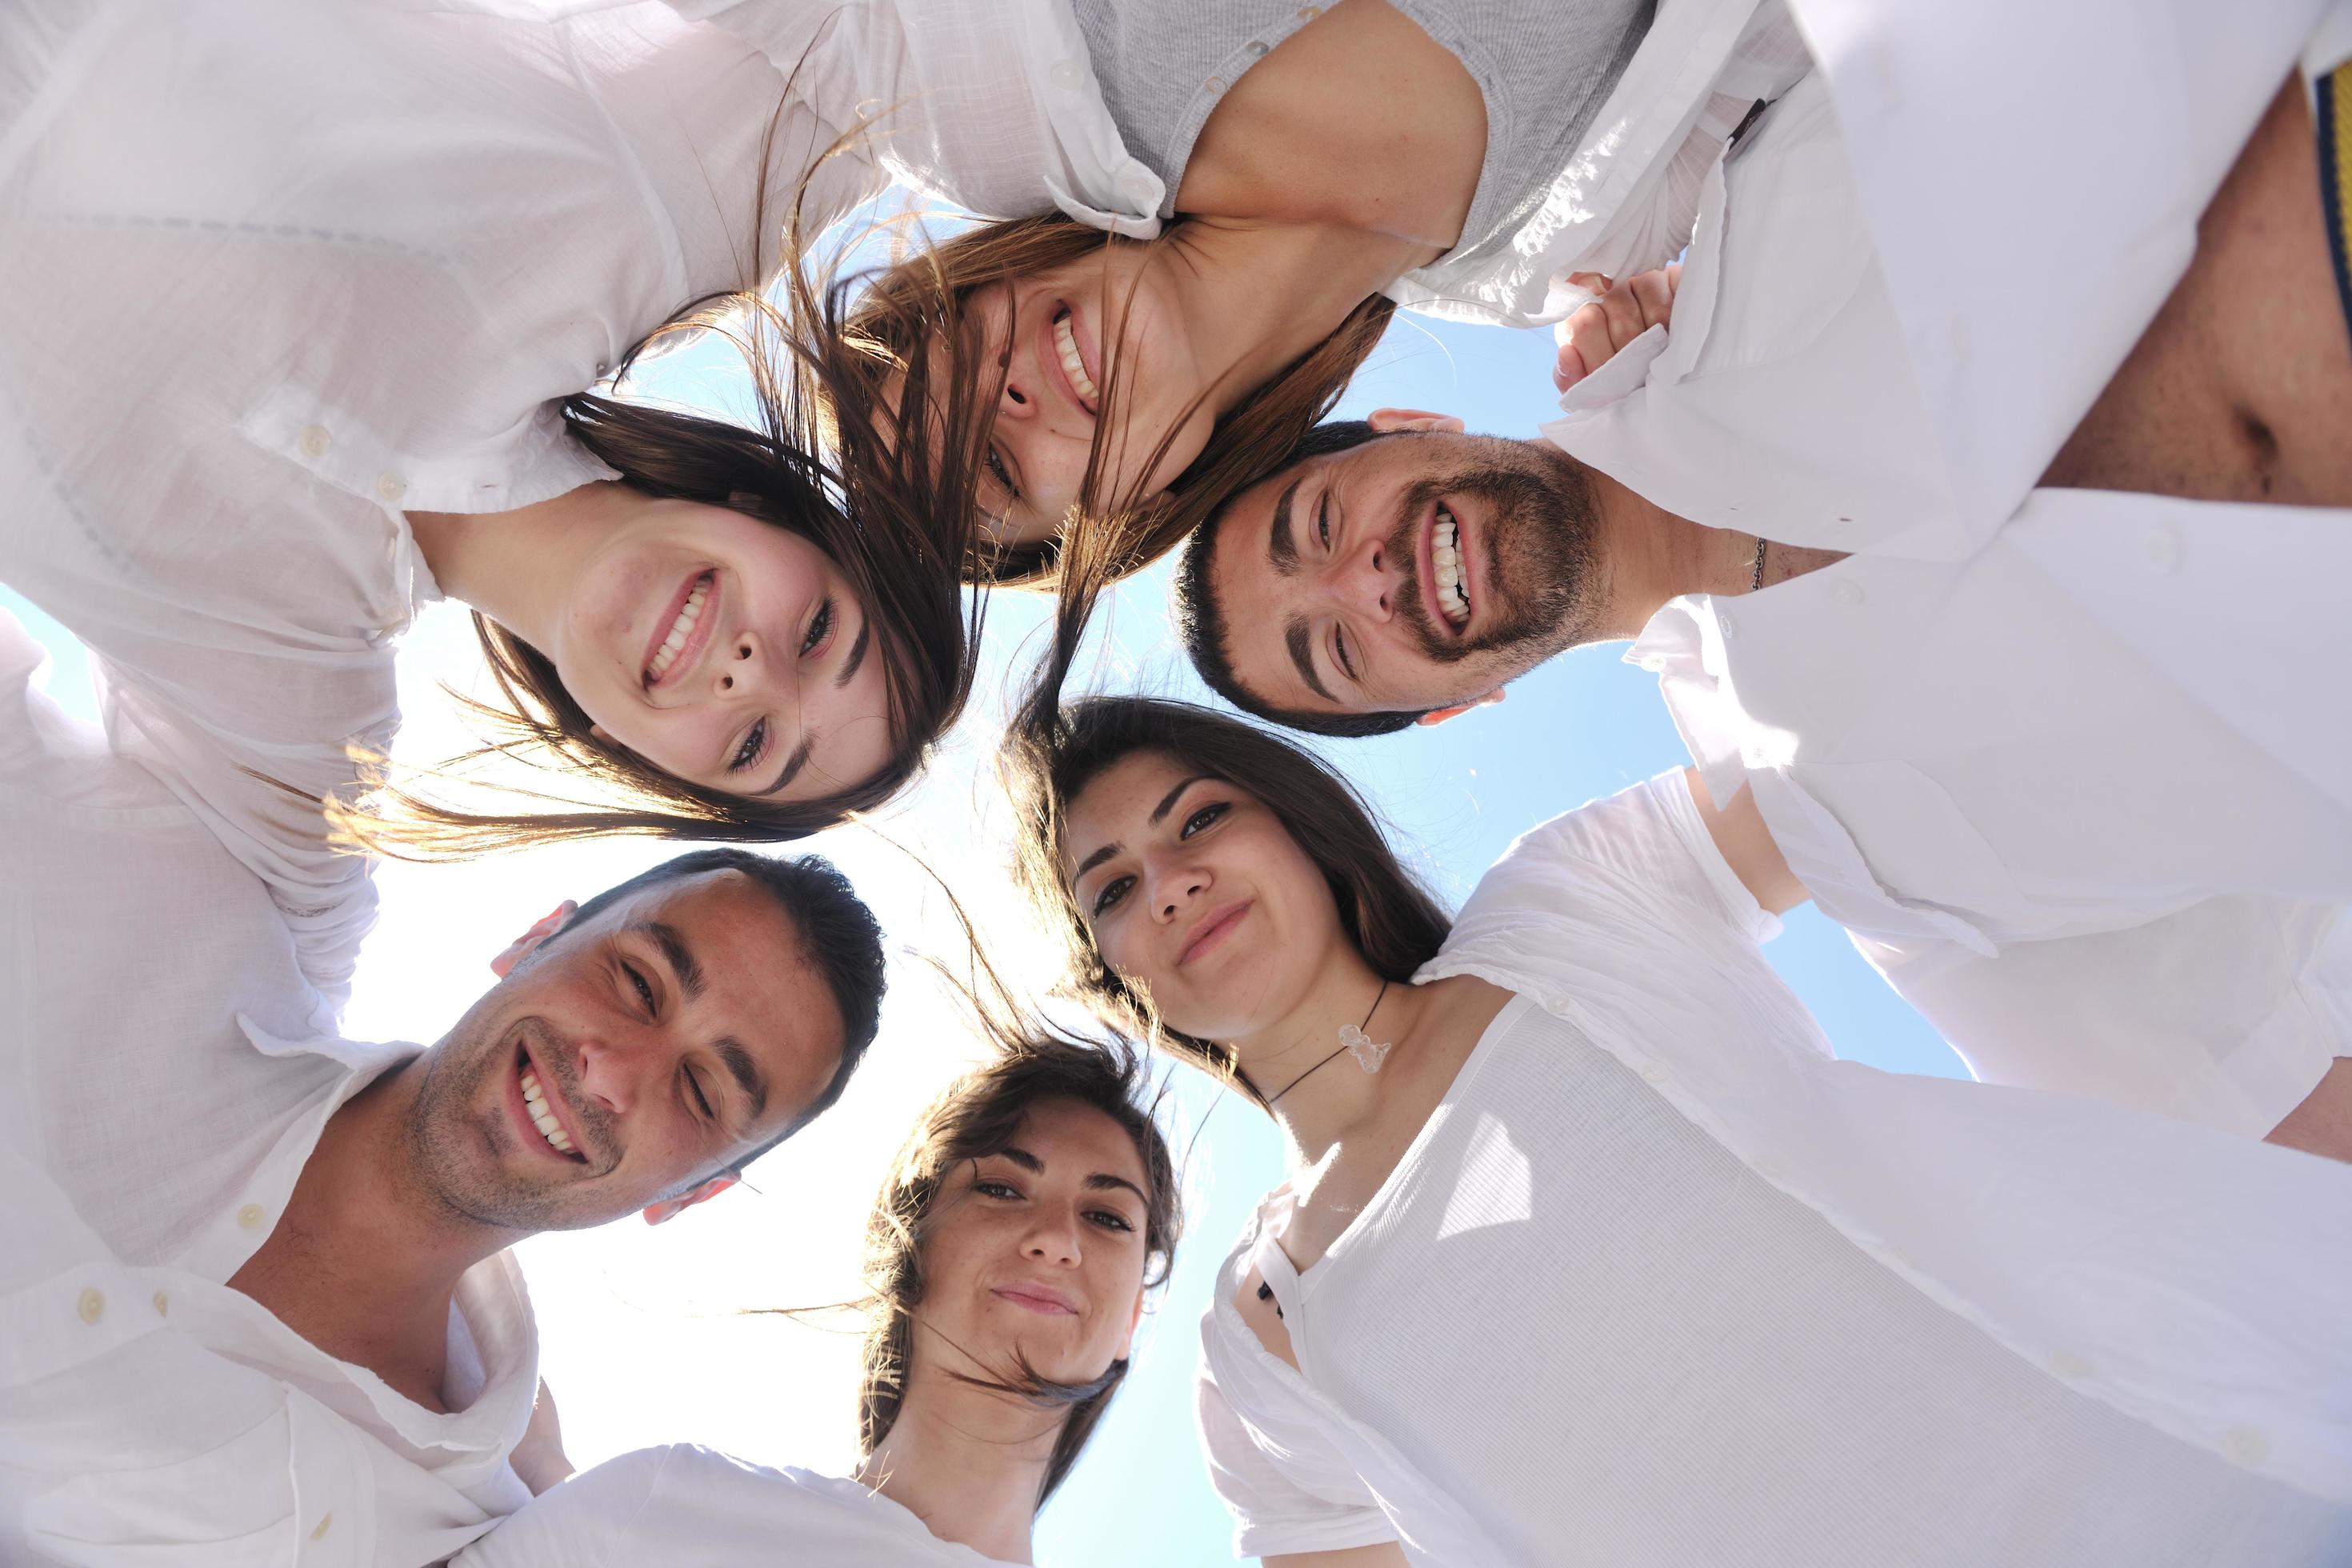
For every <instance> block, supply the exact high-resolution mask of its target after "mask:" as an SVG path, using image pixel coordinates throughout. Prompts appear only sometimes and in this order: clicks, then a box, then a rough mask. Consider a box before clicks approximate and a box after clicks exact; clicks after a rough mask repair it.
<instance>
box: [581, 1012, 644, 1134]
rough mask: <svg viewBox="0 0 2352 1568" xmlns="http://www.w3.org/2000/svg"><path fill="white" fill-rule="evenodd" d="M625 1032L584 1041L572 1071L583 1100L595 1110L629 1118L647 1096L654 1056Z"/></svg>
mask: <svg viewBox="0 0 2352 1568" xmlns="http://www.w3.org/2000/svg"><path fill="white" fill-rule="evenodd" d="M647 1047H648V1042H646V1041H644V1040H641V1039H637V1038H635V1037H634V1036H633V1035H631V1034H630V1033H628V1032H625V1031H607V1032H605V1033H604V1034H600V1035H596V1036H593V1037H590V1038H587V1039H583V1040H581V1041H580V1042H579V1043H578V1045H577V1046H576V1047H574V1053H575V1054H574V1057H573V1067H574V1068H575V1069H576V1073H575V1078H576V1081H577V1083H578V1085H579V1089H580V1095H581V1098H582V1099H583V1100H587V1101H588V1103H589V1106H590V1108H591V1109H592V1110H604V1111H606V1112H608V1113H610V1114H611V1115H614V1116H626V1115H627V1114H628V1113H629V1108H630V1107H631V1106H633V1105H635V1104H636V1102H637V1100H638V1097H639V1096H640V1095H641V1094H642V1093H643V1092H644V1089H645V1083H646V1078H647V1076H648V1075H649V1074H650V1072H651V1071H652V1068H653V1065H654V1062H653V1058H654V1056H655V1054H656V1053H655V1052H654V1051H652V1050H651V1049H649V1048H647Z"/></svg>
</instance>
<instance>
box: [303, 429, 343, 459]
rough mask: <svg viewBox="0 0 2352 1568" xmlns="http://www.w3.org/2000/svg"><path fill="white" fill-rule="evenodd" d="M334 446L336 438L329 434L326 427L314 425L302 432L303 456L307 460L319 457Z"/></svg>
mask: <svg viewBox="0 0 2352 1568" xmlns="http://www.w3.org/2000/svg"><path fill="white" fill-rule="evenodd" d="M334 444H335V438H334V437H332V436H330V435H328V434H327V427H326V426H324V425H313V426H310V428H309V429H308V430H305V431H303V432H302V455H303V456H304V457H306V458H316V457H319V456H320V455H322V454H323V453H325V451H326V449H327V448H328V447H331V446H333V445H334Z"/></svg>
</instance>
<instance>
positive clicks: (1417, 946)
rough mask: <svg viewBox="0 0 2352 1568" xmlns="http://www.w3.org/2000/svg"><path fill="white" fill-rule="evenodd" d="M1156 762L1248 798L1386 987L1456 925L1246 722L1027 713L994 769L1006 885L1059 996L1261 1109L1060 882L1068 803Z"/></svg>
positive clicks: (1352, 810) (1311, 760) (1342, 794)
mask: <svg viewBox="0 0 2352 1568" xmlns="http://www.w3.org/2000/svg"><path fill="white" fill-rule="evenodd" d="M1138 752H1158V753H1160V754H1161V755H1164V756H1168V757H1171V758H1172V759H1174V760H1175V762H1176V763H1178V765H1179V766H1181V767H1182V768H1183V769H1185V770H1186V771H1187V772H1190V773H1202V774H1206V775H1207V776H1209V777H1211V778H1215V779H1222V780H1223V781H1224V782H1225V783H1227V784H1232V785H1234V786H1235V787H1236V788H1239V789H1244V790H1246V791H1248V792H1249V793H1250V795H1253V796H1255V798H1256V799H1257V800H1259V801H1260V802H1262V803H1263V804H1264V805H1265V807H1266V808H1267V809H1268V810H1270V811H1272V812H1273V813H1274V815H1275V816H1276V818H1278V819H1279V820H1280V821H1281V823H1282V825H1283V826H1284V827H1285V828H1286V829H1288V830H1289V833H1290V837H1291V839H1292V840H1293V842H1295V843H1297V846H1298V847H1299V848H1300V849H1302V850H1304V851H1305V852H1306V854H1307V858H1309V859H1310V860H1312V861H1314V862H1315V864H1316V866H1317V867H1318V868H1319V869H1320V870H1321V871H1322V873H1323V879H1324V881H1325V882H1327V883H1328V885H1329V886H1330V889H1331V897H1332V899H1333V900H1335V901H1336V902H1337V903H1338V905H1339V924H1340V929H1341V930H1343V931H1345V932H1346V933H1347V936H1348V940H1349V942H1351V943H1353V944H1354V945H1355V948H1356V950H1357V951H1358V952H1360V953H1362V954H1363V955H1364V961H1365V963H1369V964H1370V965H1371V967H1372V969H1373V971H1374V972H1375V973H1378V974H1379V975H1380V976H1381V978H1382V979H1384V980H1391V981H1397V982H1400V983H1402V982H1404V981H1408V980H1410V979H1412V974H1413V972H1414V971H1416V970H1418V969H1419V968H1420V967H1421V966H1422V965H1423V964H1424V963H1428V962H1429V961H1430V960H1431V959H1432V958H1434V957H1435V956H1437V950H1438V948H1439V947H1440V946H1442V945H1443V944H1444V941H1445V934H1446V932H1447V931H1450V930H1451V929H1452V927H1453V921H1451V920H1450V919H1449V918H1448V917H1447V915H1446V913H1445V910H1444V908H1443V907H1442V906H1441V905H1440V904H1439V903H1438V901H1437V900H1436V899H1435V898H1434V897H1433V896H1432V895H1431V894H1430V892H1429V890H1428V889H1426V888H1424V887H1423V886H1422V885H1421V883H1420V882H1419V881H1418V880H1416V879H1414V877H1413V876H1412V873H1411V872H1409V871H1407V870H1406V869H1405V868H1404V865H1403V863H1402V862H1401V861H1400V860H1398V858H1396V854H1395V852H1394V851H1393V850H1391V848H1390V847H1389V844H1388V840H1387V838H1386V837H1383V836H1382V834H1381V829H1380V825H1379V823H1378V822H1377V821H1376V820H1375V819H1374V817H1373V816H1372V812H1371V808H1370V806H1368V805H1365V804H1364V801H1363V798H1362V797H1361V796H1360V795H1358V794H1357V793H1356V791H1355V789H1354V787H1353V786H1352V785H1350V784H1349V783H1348V781H1347V780H1346V779H1344V778H1341V777H1340V776H1339V773H1338V772H1337V771H1336V770H1334V769H1333V768H1332V767H1331V765H1330V764H1329V763H1326V762H1324V761H1323V760H1322V759H1321V758H1320V757H1318V756H1316V755H1315V754H1314V753H1313V752H1308V751H1307V750H1305V749H1303V748H1301V747H1299V746H1296V745H1293V744H1292V743H1291V742H1288V741H1286V740H1283V739H1282V738H1280V737H1279V736H1277V735H1275V734H1273V733H1271V732H1269V731H1265V730H1262V729H1260V728H1258V727H1257V726H1256V725H1255V724H1251V723H1248V722H1245V721H1243V720H1239V719H1234V718H1229V717H1227V716H1226V715H1224V714H1222V713H1217V712H1213V711H1212V710H1209V709H1206V708H1202V707H1197V706H1195V705H1194V704H1192V703H1190V702H1173V701H1169V700H1165V699H1162V698H1155V697H1087V698H1082V699H1080V700H1077V701H1076V702H1073V703H1071V704H1069V705H1068V706H1067V707H1066V708H1063V709H1061V710H1059V712H1058V713H1056V714H1051V715H1047V714H1042V713H1040V712H1039V711H1037V710H1032V711H1031V713H1030V714H1029V715H1028V716H1027V718H1026V719H1025V721H1024V722H1023V723H1021V724H1018V725H1016V726H1015V727H1014V729H1013V731H1010V732H1009V733H1008V734H1007V735H1006V737H1005V741H1004V744H1003V749H1002V750H1001V751H1000V752H999V753H998V765H999V771H1000V772H1001V773H1002V774H1003V780H1004V784H1005V793H1006V795H1008V797H1009V798H1010V799H1011V801H1012V804H1013V868H1014V875H1015V877H1016V878H1017V879H1018V880H1019V881H1020V883H1021V885H1022V887H1023V889H1024V890H1025V891H1026V892H1027V893H1028V894H1029V897H1030V900H1031V901H1032V902H1033V903H1034V905H1035V907H1036V909H1037V910H1038V912H1039V914H1040V915H1041V916H1042V917H1043V918H1044V919H1045V922H1046V924H1047V925H1048V926H1049V927H1050V928H1051V929H1052V930H1053V931H1054V932H1055V935H1056V936H1057V937H1058V938H1059V939H1060V942H1061V945H1062V958H1063V963H1064V966H1065V974H1066V983H1067V984H1068V986H1069V989H1070V990H1071V991H1072V992H1073V993H1074V994H1076V997H1077V998H1078V999H1079V1000H1080V1001H1082V1002H1084V1003H1085V1004H1086V1005H1087V1006H1088V1007H1089V1008H1091V1009H1092V1010H1093V1011H1094V1013H1095V1014H1096V1016H1098V1017H1100V1018H1101V1019H1103V1021H1104V1022H1105V1023H1107V1024H1108V1025H1110V1026H1112V1027H1114V1028H1117V1029H1119V1030H1121V1031H1124V1032H1125V1033H1128V1034H1129V1035H1132V1036H1134V1037H1137V1038H1139V1039H1152V1040H1157V1041H1158V1042H1160V1043H1161V1044H1164V1045H1165V1046H1167V1047H1169V1048H1170V1049H1171V1050H1172V1051H1174V1052H1175V1053H1176V1054H1177V1055H1179V1056H1181V1057H1183V1058H1186V1059H1187V1060H1190V1061H1191V1062H1192V1063H1193V1064H1194V1065H1195V1066H1197V1067H1200V1068H1202V1069H1203V1070H1204V1071H1207V1072H1209V1073H1210V1074H1212V1075H1213V1076H1214V1077H1217V1078H1219V1079H1223V1080H1224V1081H1226V1082H1228V1083H1231V1084H1234V1085H1235V1086H1237V1087H1238V1088H1239V1089H1241V1090H1242V1091H1243V1092H1244V1093H1245V1094H1247V1095H1248V1096H1249V1097H1250V1098H1251V1099H1252V1100H1256V1101H1258V1103H1259V1104H1261V1105H1263V1104H1264V1103H1265V1097H1264V1096H1263V1095H1262V1094H1261V1093H1260V1092H1259V1091H1258V1089H1257V1086H1256V1085H1255V1084H1253V1083H1251V1082H1250V1081H1249V1079H1247V1078H1246V1077H1244V1075H1243V1074H1242V1072H1241V1070H1240V1066H1239V1062H1238V1060H1237V1058H1235V1057H1234V1051H1233V1048H1232V1047H1230V1046H1228V1045H1224V1044H1222V1043H1220V1042H1218V1041H1215V1040H1206V1039H1201V1038H1197V1037H1193V1036H1191V1035H1186V1034H1183V1033H1181V1032H1180V1031H1178V1030H1175V1029H1171V1028H1170V1027H1169V1026H1167V1025H1166V1024H1165V1023H1164V1022H1163V1021H1161V1020H1160V1017H1159V1016H1158V1015H1157V1013H1156V1012H1155V1011H1154V1010H1153V1008H1152V1005H1151V1001H1150V997H1149V996H1148V995H1146V994H1144V993H1143V992H1142V991H1141V990H1139V988H1137V987H1136V986H1134V985H1132V984H1129V982H1128V981H1127V980H1126V979H1124V978H1123V977H1121V976H1120V975H1119V974H1118V972H1117V971H1115V970H1113V969H1112V968H1111V967H1110V965H1109V964H1108V963H1105V962H1104V960H1103V955H1102V951H1101V950H1100V949H1099V948H1097V946H1096V945H1095V941H1094V933H1093V931H1092V930H1091V929H1090V928H1089V927H1088V926H1087V921H1086V915H1085V913H1084V911H1083V910H1080V909H1079V907H1078V902H1077V899H1076V895H1075V894H1074V893H1073V892H1072V891H1071V888H1070V882H1069V879H1068V878H1067V877H1066V876H1065V875H1064V874H1063V870H1062V864H1063V858H1064V851H1065V850H1066V847H1067V838H1066V834H1067V828H1068V821H1069V810H1070V804H1071V803H1072V802H1073V801H1075V800H1076V798H1077V797H1078V796H1079V795H1081V794H1082V793H1084V791H1085V790H1086V787H1087V785H1088V784H1092V783H1093V782H1094V781H1095V780H1096V779H1097V778H1099V777H1100V776H1102V774H1103V773H1106V772H1108V770H1109V769H1111V768H1112V767H1115V766H1116V765H1118V763H1120V762H1122V761H1124V760H1126V759H1127V758H1129V757H1131V756H1134V755H1135V754H1137V753H1138Z"/></svg>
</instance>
